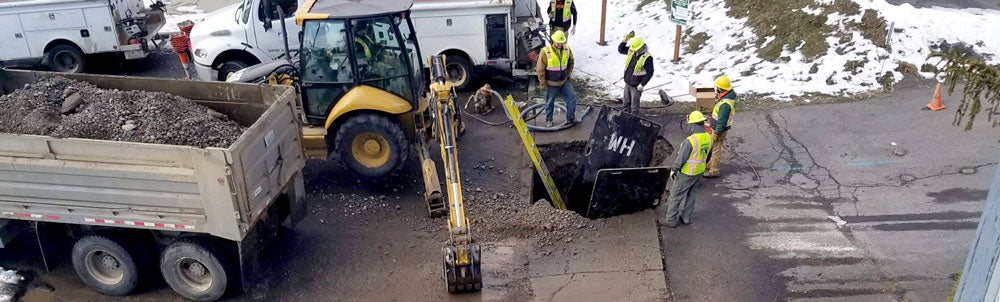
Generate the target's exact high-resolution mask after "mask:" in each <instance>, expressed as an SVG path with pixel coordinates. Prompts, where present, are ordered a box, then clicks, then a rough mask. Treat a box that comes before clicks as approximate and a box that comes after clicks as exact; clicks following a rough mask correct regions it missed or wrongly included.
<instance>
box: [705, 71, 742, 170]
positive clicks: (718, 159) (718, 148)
mask: <svg viewBox="0 0 1000 302" xmlns="http://www.w3.org/2000/svg"><path fill="white" fill-rule="evenodd" d="M715 93H716V99H715V108H714V109H712V121H713V122H714V124H713V125H712V160H711V161H709V162H708V171H707V172H705V177H708V178H713V177H719V174H721V173H722V171H721V168H722V149H723V147H724V146H725V142H726V133H728V132H729V128H732V127H733V114H734V113H735V112H736V107H735V106H733V101H735V100H736V92H735V91H733V84H732V83H731V82H729V77H727V76H725V75H723V76H720V77H719V78H717V79H715Z"/></svg>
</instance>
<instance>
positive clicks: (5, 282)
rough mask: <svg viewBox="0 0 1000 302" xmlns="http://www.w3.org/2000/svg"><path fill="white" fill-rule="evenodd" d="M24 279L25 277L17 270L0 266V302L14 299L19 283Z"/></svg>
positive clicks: (9, 301) (10, 301) (8, 301)
mask: <svg viewBox="0 0 1000 302" xmlns="http://www.w3.org/2000/svg"><path fill="white" fill-rule="evenodd" d="M21 281H24V277H21V276H20V275H18V274H17V272H16V271H12V270H5V269H3V268H2V267H0V302H12V301H14V294H15V293H16V292H17V286H18V285H17V284H18V283H20V282H21Z"/></svg>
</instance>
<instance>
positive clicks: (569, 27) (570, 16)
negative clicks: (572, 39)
mask: <svg viewBox="0 0 1000 302" xmlns="http://www.w3.org/2000/svg"><path fill="white" fill-rule="evenodd" d="M576 20H577V18H576V4H574V3H573V0H549V28H550V29H551V30H552V32H555V31H557V30H562V31H563V32H564V33H565V32H569V33H572V34H574V35H575V34H576Z"/></svg>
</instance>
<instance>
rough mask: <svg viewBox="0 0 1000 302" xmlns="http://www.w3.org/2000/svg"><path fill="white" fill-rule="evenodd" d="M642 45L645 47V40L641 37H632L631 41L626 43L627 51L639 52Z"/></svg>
mask: <svg viewBox="0 0 1000 302" xmlns="http://www.w3.org/2000/svg"><path fill="white" fill-rule="evenodd" d="M643 45H646V39H643V38H642V37H634V38H632V41H630V42H629V43H628V50H631V51H639V48H642V46H643Z"/></svg>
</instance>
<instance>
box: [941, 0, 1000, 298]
mask: <svg viewBox="0 0 1000 302" xmlns="http://www.w3.org/2000/svg"><path fill="white" fill-rule="evenodd" d="M997 5H1000V3H997ZM959 280H962V270H958V276H957V277H955V286H954V287H952V288H951V295H948V298H946V299H944V301H945V302H953V301H955V293H956V292H957V291H958V281H959Z"/></svg>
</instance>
